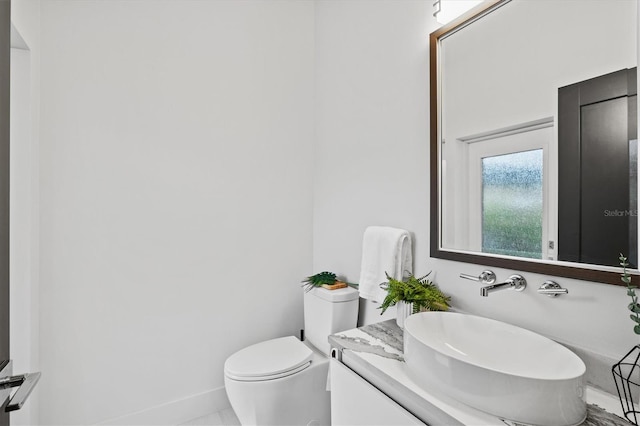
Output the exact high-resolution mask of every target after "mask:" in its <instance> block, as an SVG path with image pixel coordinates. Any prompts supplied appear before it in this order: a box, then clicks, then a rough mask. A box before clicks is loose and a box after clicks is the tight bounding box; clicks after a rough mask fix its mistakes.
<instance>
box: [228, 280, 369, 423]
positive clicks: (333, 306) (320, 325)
mask: <svg viewBox="0 0 640 426" xmlns="http://www.w3.org/2000/svg"><path fill="white" fill-rule="evenodd" d="M304 307H305V309H304V310H305V327H306V328H305V334H306V335H307V340H305V341H304V342H301V341H300V340H298V339H297V338H296V337H294V336H287V337H281V338H278V339H272V340H267V341H264V342H260V343H256V344H254V345H251V346H248V347H246V348H244V349H241V350H239V351H238V352H236V353H234V354H233V355H231V356H230V357H229V358H227V360H226V362H225V364H224V376H225V378H224V382H225V388H226V391H227V396H228V397H229V402H230V403H231V407H232V408H233V410H234V411H235V413H236V416H237V417H238V420H240V423H241V424H242V425H297V426H300V425H302V426H304V425H309V426H316V425H318V426H319V425H330V424H331V405H330V394H329V392H327V376H328V372H329V357H328V355H329V350H330V348H329V344H328V341H327V339H328V337H329V335H331V334H334V333H337V332H340V331H344V330H347V329H350V328H354V327H355V326H356V323H357V316H358V292H357V291H356V290H353V289H351V288H347V289H340V290H331V291H330V290H325V289H322V288H317V289H313V290H311V291H309V292H307V293H305V296H304ZM319 348H320V349H319Z"/></svg>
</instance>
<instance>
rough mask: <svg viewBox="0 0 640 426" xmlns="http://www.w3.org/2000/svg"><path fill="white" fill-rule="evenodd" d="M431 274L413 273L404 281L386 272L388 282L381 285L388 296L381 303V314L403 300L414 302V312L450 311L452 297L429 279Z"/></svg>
mask: <svg viewBox="0 0 640 426" xmlns="http://www.w3.org/2000/svg"><path fill="white" fill-rule="evenodd" d="M385 274H386V273H385ZM429 274H431V272H429ZM429 274H427V275H425V276H424V277H420V278H416V277H415V276H414V275H413V274H411V275H410V276H409V277H408V278H407V279H406V280H404V281H399V280H396V279H394V278H391V277H390V276H389V274H386V275H387V280H388V282H386V283H384V284H381V285H380V286H381V287H382V288H384V289H385V290H387V296H386V297H385V298H384V300H383V301H382V304H381V305H380V309H382V312H381V313H380V315H382V314H384V312H385V311H386V310H387V308H389V307H391V306H394V305H395V304H396V303H398V302H401V301H402V302H405V303H413V313H414V314H415V313H417V312H420V311H422V310H428V311H448V310H449V301H450V300H451V298H450V297H448V296H445V295H444V293H442V291H440V289H439V288H438V286H437V285H435V284H434V283H432V282H431V281H429V280H428V279H427V277H428V276H429Z"/></svg>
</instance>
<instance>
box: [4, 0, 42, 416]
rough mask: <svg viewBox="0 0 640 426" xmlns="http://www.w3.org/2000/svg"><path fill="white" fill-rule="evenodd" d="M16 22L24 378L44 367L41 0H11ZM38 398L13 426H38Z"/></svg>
mask: <svg viewBox="0 0 640 426" xmlns="http://www.w3.org/2000/svg"><path fill="white" fill-rule="evenodd" d="M11 21H12V24H13V26H14V27H15V29H16V30H17V32H18V33H19V34H20V37H21V38H22V41H23V42H24V44H26V46H28V48H29V50H21V49H11V50H12V52H11V61H12V64H11V97H12V98H11V211H10V215H11V238H10V246H11V251H10V257H11V259H10V260H11V264H10V269H11V289H10V290H11V296H10V297H11V300H10V304H11V306H10V309H11V319H10V326H11V330H10V332H11V342H10V345H11V358H12V359H13V362H14V373H15V374H22V373H27V372H33V371H38V370H39V369H40V365H39V334H38V333H39V331H38V330H39V311H38V303H39V141H38V125H39V80H40V76H39V52H40V2H39V0H28V1H27V0H12V2H11ZM12 38H13V34H12ZM13 43H14V40H13V39H12V45H13ZM24 44H23V45H21V46H22V47H24ZM38 395H39V389H38V388H37V387H36V390H35V391H34V392H33V393H32V394H31V396H30V397H29V401H28V402H27V404H25V406H24V407H23V408H22V409H21V410H20V411H15V412H12V413H11V423H12V424H14V425H18V424H25V425H26V424H38V422H39V421H38Z"/></svg>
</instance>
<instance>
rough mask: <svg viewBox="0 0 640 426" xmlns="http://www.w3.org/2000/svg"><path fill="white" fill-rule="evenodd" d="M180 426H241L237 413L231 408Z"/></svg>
mask: <svg viewBox="0 0 640 426" xmlns="http://www.w3.org/2000/svg"><path fill="white" fill-rule="evenodd" d="M180 426H240V421H238V418H237V417H236V413H234V412H233V409H231V408H225V409H224V410H222V411H218V412H216V413H212V414H209V415H206V416H204V417H198V418H197V419H193V420H189V421H188V422H186V423H183V424H182V425H180Z"/></svg>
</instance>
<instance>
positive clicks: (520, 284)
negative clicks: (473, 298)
mask: <svg viewBox="0 0 640 426" xmlns="http://www.w3.org/2000/svg"><path fill="white" fill-rule="evenodd" d="M525 287H527V281H526V280H525V279H524V277H523V276H522V275H517V274H515V275H511V276H510V277H509V278H508V279H507V280H506V281H505V282H503V283H498V284H491V285H488V286H484V287H481V288H480V296H482V297H487V296H489V293H492V292H494V291H498V290H504V289H512V290H515V291H522V290H524V289H525Z"/></svg>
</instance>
